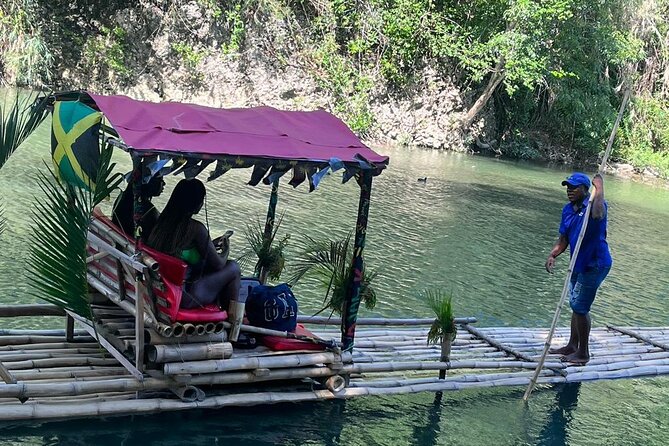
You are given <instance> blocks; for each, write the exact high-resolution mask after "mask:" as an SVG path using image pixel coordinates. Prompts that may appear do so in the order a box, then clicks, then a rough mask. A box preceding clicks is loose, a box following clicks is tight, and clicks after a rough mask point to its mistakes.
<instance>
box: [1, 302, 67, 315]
mask: <svg viewBox="0 0 669 446" xmlns="http://www.w3.org/2000/svg"><path fill="white" fill-rule="evenodd" d="M32 316H65V311H63V309H62V308H60V307H57V306H56V305H52V304H25V305H0V318H2V317H32Z"/></svg>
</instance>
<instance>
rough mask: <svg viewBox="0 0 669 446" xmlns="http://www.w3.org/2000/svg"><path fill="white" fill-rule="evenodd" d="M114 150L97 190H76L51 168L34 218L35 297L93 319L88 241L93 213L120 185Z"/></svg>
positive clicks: (107, 151)
mask: <svg viewBox="0 0 669 446" xmlns="http://www.w3.org/2000/svg"><path fill="white" fill-rule="evenodd" d="M111 156H112V149H111V148H109V147H106V148H104V149H102V151H101V154H100V167H99V169H98V173H97V176H96V180H95V184H96V188H95V191H93V192H91V191H87V190H84V189H78V188H74V187H72V186H70V185H68V184H65V183H61V182H59V181H58V180H57V178H56V175H55V173H54V172H53V171H52V170H51V169H50V168H49V172H48V174H44V173H41V174H40V177H39V188H40V190H41V191H42V193H43V197H41V198H40V199H37V200H35V208H34V210H33V214H32V230H33V234H34V243H32V244H31V245H30V247H29V259H30V262H29V265H30V266H29V268H28V269H29V277H31V279H32V283H31V285H32V289H31V292H32V294H33V295H34V296H35V297H38V298H40V299H44V300H46V301H47V302H49V303H52V304H54V305H57V306H59V307H61V308H64V309H68V310H71V311H73V312H75V313H77V314H79V315H81V316H84V317H86V318H91V317H92V312H91V310H90V305H89V301H88V284H87V280H86V255H87V252H86V236H87V233H88V225H89V223H90V221H91V216H92V212H93V208H94V207H95V206H97V205H98V204H99V203H100V202H102V200H104V199H105V198H106V197H108V196H109V194H110V193H111V191H112V190H114V189H115V188H116V187H118V185H119V184H120V183H121V181H122V179H123V178H122V176H121V175H120V174H118V173H116V174H112V171H113V169H114V166H115V165H114V164H113V163H111Z"/></svg>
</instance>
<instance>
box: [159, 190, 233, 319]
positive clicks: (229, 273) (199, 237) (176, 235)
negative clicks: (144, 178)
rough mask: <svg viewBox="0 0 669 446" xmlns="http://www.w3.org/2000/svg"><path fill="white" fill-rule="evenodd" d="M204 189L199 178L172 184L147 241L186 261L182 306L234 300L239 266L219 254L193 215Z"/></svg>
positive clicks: (223, 305) (224, 306)
mask: <svg viewBox="0 0 669 446" xmlns="http://www.w3.org/2000/svg"><path fill="white" fill-rule="evenodd" d="M205 195H206V190H205V187H204V184H202V182H201V181H200V180H198V179H184V180H181V181H179V183H178V184H177V185H176V187H175V188H174V191H173V192H172V195H171V196H170V199H169V201H168V202H167V204H166V205H165V209H163V212H162V213H161V214H160V217H159V218H158V221H157V222H156V225H155V227H154V228H153V231H152V232H151V235H150V236H149V238H148V240H147V245H149V246H151V247H152V248H154V249H157V250H158V251H161V252H164V253H166V254H169V255H171V256H173V257H177V258H180V259H182V260H183V261H184V262H186V263H187V264H188V270H187V272H186V279H185V284H184V291H186V292H185V293H184V294H183V297H182V299H181V305H180V307H181V308H199V307H202V306H205V305H209V304H217V305H218V306H219V307H220V308H221V309H227V308H228V306H229V303H230V301H235V303H236V301H237V297H238V296H239V287H240V277H241V274H240V269H239V266H238V265H237V263H236V262H234V261H232V260H229V261H225V260H224V259H222V258H221V257H219V255H218V253H217V251H216V248H215V246H214V243H213V242H212V240H211V237H210V236H209V231H208V230H207V228H206V227H205V225H203V224H202V223H201V222H199V221H197V220H195V219H194V218H193V215H195V214H197V213H198V212H200V209H202V205H203V204H204V197H205Z"/></svg>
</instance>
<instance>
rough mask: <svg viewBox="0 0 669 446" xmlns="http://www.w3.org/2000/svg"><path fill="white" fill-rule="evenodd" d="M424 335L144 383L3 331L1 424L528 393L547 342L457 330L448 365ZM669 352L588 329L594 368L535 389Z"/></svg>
mask: <svg viewBox="0 0 669 446" xmlns="http://www.w3.org/2000/svg"><path fill="white" fill-rule="evenodd" d="M414 322H416V321H414ZM310 328H311V329H312V331H313V332H314V333H315V334H317V335H319V336H321V337H322V338H325V339H330V338H335V337H338V336H339V328H338V326H333V325H330V326H323V325H320V326H316V325H312V326H311V327H310ZM427 330H428V329H427V327H426V326H425V325H422V326H421V325H409V326H384V325H377V326H359V327H358V329H357V332H356V344H355V349H354V352H353V354H352V356H351V355H348V354H346V353H344V354H342V364H340V365H339V366H338V367H336V366H335V365H334V364H328V363H326V364H325V365H324V364H322V363H319V357H318V356H313V355H318V354H329V353H327V352H324V353H317V352H316V353H315V352H297V353H295V352H293V353H283V354H282V353H277V352H271V351H269V350H267V349H265V348H263V347H259V348H257V349H255V350H235V352H234V354H233V356H232V358H230V359H232V360H235V359H239V360H243V359H244V358H246V359H248V358H253V359H252V360H253V361H256V362H257V365H256V366H249V367H246V368H245V369H242V370H228V371H226V370H223V371H222V372H217V373H213V374H212V373H210V374H193V375H189V376H187V377H184V376H181V375H179V374H178V373H177V374H175V375H173V376H166V375H164V374H162V373H160V372H153V373H152V372H149V373H148V374H147V376H146V377H145V378H144V380H143V381H138V380H137V379H135V378H134V377H133V376H132V375H130V374H129V373H128V372H127V371H126V370H125V369H124V368H123V367H122V366H121V364H119V363H118V362H117V360H116V359H114V358H112V357H111V356H110V355H109V354H108V353H107V352H106V351H104V350H101V349H100V347H99V346H98V344H97V343H96V342H95V341H94V340H93V339H92V338H91V337H90V335H89V334H88V333H87V332H84V331H83V330H77V331H75V332H74V337H73V339H71V341H70V342H67V341H66V337H65V336H66V332H65V330H0V362H1V363H2V364H4V366H5V367H6V369H7V370H9V372H10V373H11V374H12V375H13V377H14V379H16V381H17V383H16V384H3V383H0V407H1V408H0V420H20V419H33V420H35V419H39V420H44V419H59V418H73V417H90V416H105V415H128V414H136V413H152V412H160V411H168V410H182V409H193V408H220V407H225V406H239V405H254V404H267V403H279V402H299V401H314V400H325V399H332V398H352V397H356V396H363V395H380V394H383V395H389V394H401V393H413V392H423V391H447V390H459V389H466V388H475V387H492V386H525V385H527V384H528V382H529V380H530V376H531V373H532V371H533V369H534V368H535V367H536V362H534V361H536V360H537V359H538V357H539V355H540V354H541V349H542V347H543V343H544V341H545V338H546V335H547V330H546V329H532V328H514V327H489V328H479V329H476V328H474V327H473V326H471V325H463V326H461V327H460V329H459V331H458V335H457V338H456V340H455V342H454V344H453V349H452V352H451V361H450V363H442V362H439V357H440V348H439V347H438V346H427V345H426V335H427ZM568 335H569V333H568V330H567V329H558V331H557V333H556V337H555V339H554V342H553V345H562V344H564V343H565V342H566V337H568ZM667 343H669V327H626V328H615V327H604V328H594V329H593V330H592V333H591V336H590V345H591V360H590V362H589V363H588V364H587V365H585V366H572V365H569V364H563V363H561V362H559V359H558V358H557V356H555V355H552V356H549V358H548V360H547V361H546V364H545V367H544V370H543V371H542V374H541V377H540V379H539V383H540V384H553V383H564V382H579V381H588V380H601V379H618V378H632V377H642V376H656V375H665V374H669V346H667ZM309 355H312V356H309ZM288 357H292V358H294V359H295V361H293V363H292V365H281V366H277V367H275V368H272V369H271V370H270V369H269V368H265V367H264V366H263V365H262V361H265V360H266V359H267V358H270V360H273V359H272V358H284V359H286V360H287V359H289V358H288ZM307 357H310V358H311V359H312V360H311V362H309V361H307V362H306V363H305V362H300V358H307ZM222 361H229V359H225V360H222ZM440 369H446V370H447V371H448V373H447V376H446V379H445V380H439V379H438V378H437V374H438V372H437V370H440ZM333 374H341V375H348V376H350V382H349V385H348V386H347V388H345V389H344V390H342V391H340V392H337V393H333V392H331V391H330V390H327V389H325V388H323V387H322V386H321V385H319V384H318V383H317V382H316V380H318V378H319V377H321V378H322V377H328V376H331V375H333ZM286 379H290V381H285V380H286ZM269 381H276V382H274V383H269ZM212 383H215V384H216V385H215V386H212V385H211V384H212ZM175 386H177V387H179V386H181V387H182V388H183V387H184V386H192V387H194V388H197V389H198V391H202V390H203V391H204V393H202V394H201V395H200V396H201V397H200V401H197V400H196V401H192V402H185V401H184V400H183V399H180V398H179V397H177V395H176V392H174V390H173V389H174V387H175ZM170 388H172V391H170V390H169V389H170ZM200 389H202V390H200ZM19 399H22V400H25V402H20V401H19Z"/></svg>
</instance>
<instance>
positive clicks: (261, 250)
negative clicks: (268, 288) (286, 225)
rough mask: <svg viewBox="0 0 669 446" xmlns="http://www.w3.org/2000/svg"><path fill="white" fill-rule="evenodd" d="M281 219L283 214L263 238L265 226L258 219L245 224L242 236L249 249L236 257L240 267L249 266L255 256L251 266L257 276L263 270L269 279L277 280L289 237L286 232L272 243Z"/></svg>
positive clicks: (283, 262)
mask: <svg viewBox="0 0 669 446" xmlns="http://www.w3.org/2000/svg"><path fill="white" fill-rule="evenodd" d="M282 221H283V215H281V217H279V219H278V220H277V221H276V223H275V224H274V228H273V229H272V233H271V234H270V236H269V238H265V228H264V226H263V224H262V223H261V222H260V220H257V221H256V223H255V224H248V225H246V231H245V232H244V236H245V237H246V241H247V242H248V244H249V249H248V250H246V251H245V252H244V253H242V255H241V256H240V257H239V259H238V262H239V264H240V266H241V267H242V268H244V267H248V266H250V264H251V263H252V262H253V260H252V259H253V257H255V258H256V259H257V260H256V262H255V265H254V266H253V271H254V273H255V275H256V276H257V277H260V276H261V275H262V274H263V271H266V274H267V276H268V277H269V278H270V279H271V280H279V277H281V273H282V272H283V268H284V266H285V258H284V255H283V250H284V248H285V247H286V245H287V244H288V240H289V239H290V235H288V234H286V235H285V236H284V237H283V238H282V239H281V240H279V241H277V242H276V243H274V240H275V239H276V234H277V232H278V230H279V228H280V227H281V222H282ZM263 279H264V278H263ZM262 281H264V280H261V282H262Z"/></svg>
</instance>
